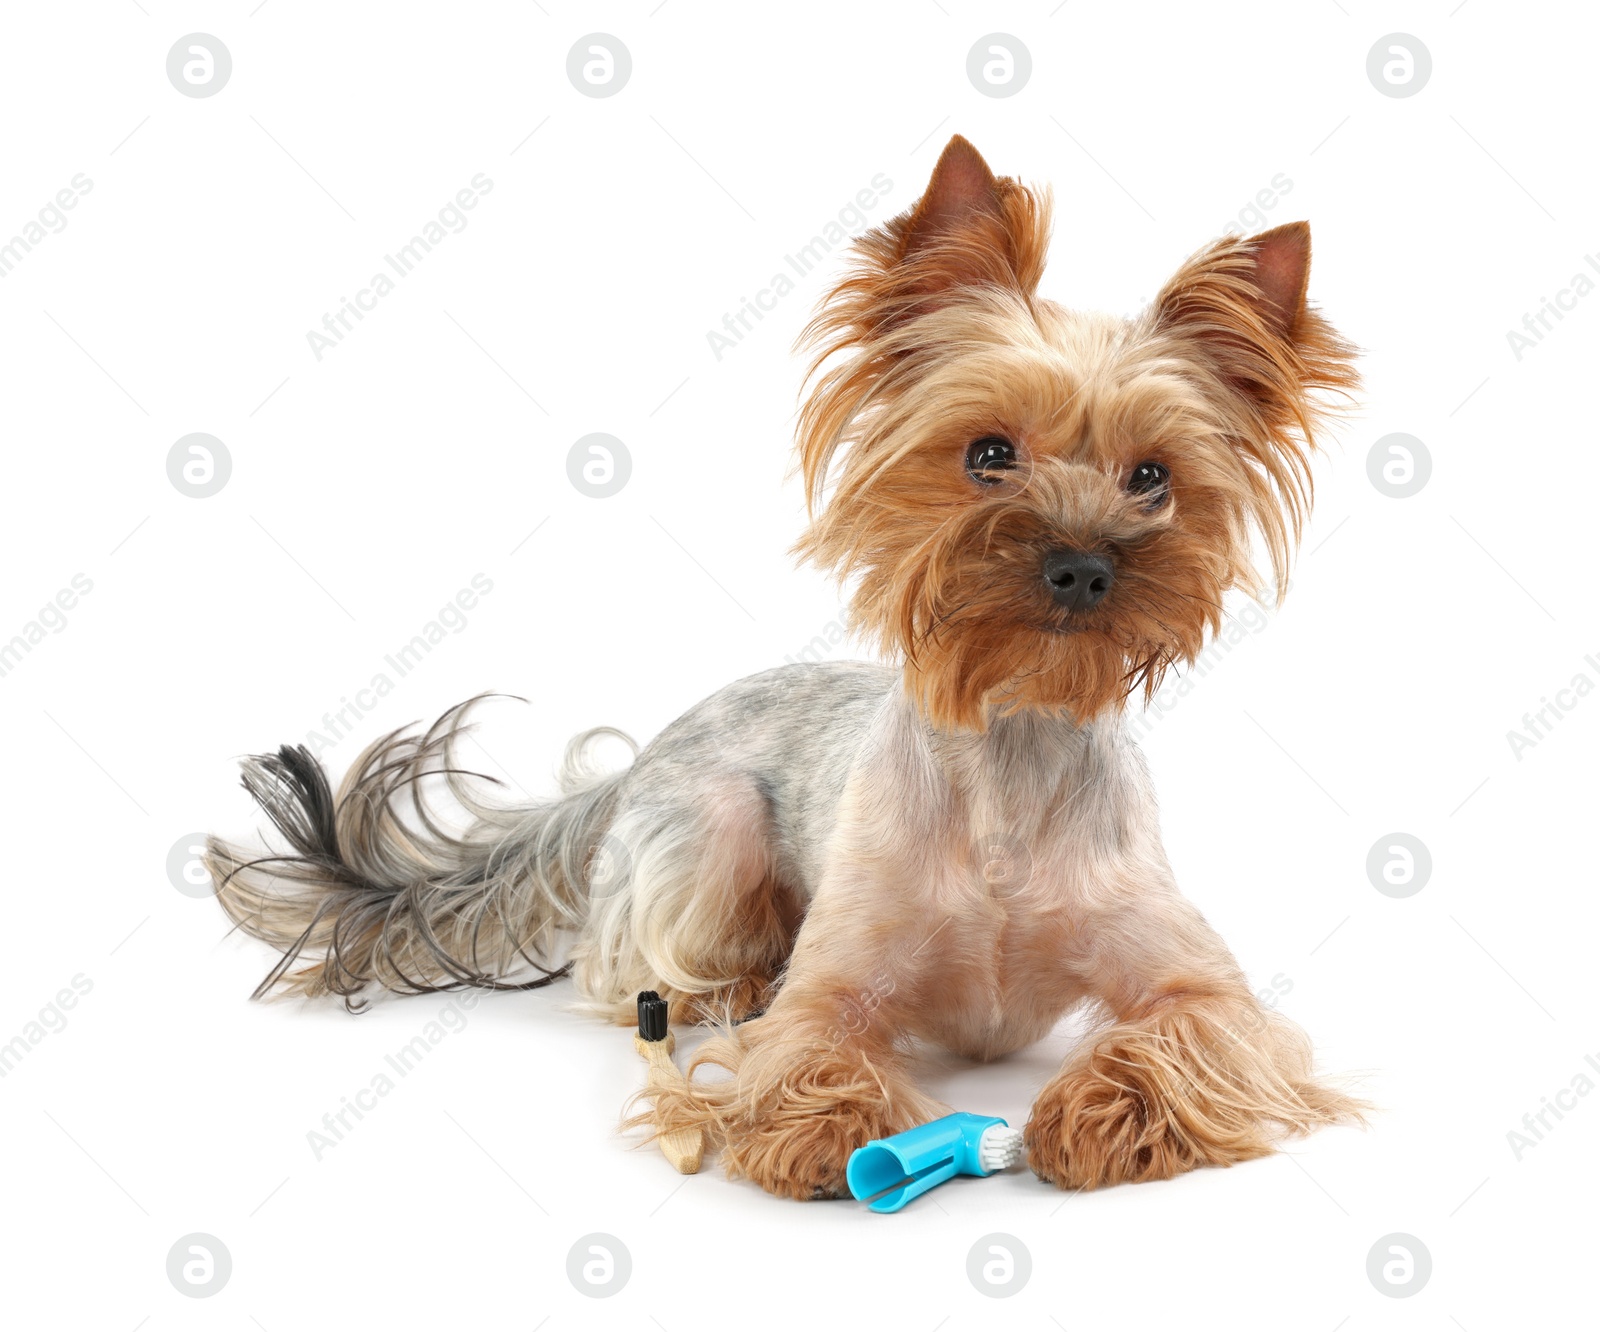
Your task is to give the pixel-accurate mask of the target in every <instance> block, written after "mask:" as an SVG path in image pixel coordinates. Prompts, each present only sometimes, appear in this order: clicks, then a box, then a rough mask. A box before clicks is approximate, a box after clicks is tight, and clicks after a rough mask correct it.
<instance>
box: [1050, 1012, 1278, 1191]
mask: <svg viewBox="0 0 1600 1332" xmlns="http://www.w3.org/2000/svg"><path fill="white" fill-rule="evenodd" d="M1131 1053H1133V1052H1132V1051H1128V1050H1122V1049H1120V1048H1118V1046H1117V1043H1116V1041H1115V1040H1114V1039H1113V1040H1111V1041H1107V1042H1104V1043H1102V1044H1101V1045H1099V1046H1097V1047H1096V1048H1095V1050H1094V1051H1093V1052H1092V1053H1091V1054H1090V1056H1089V1057H1088V1058H1087V1059H1086V1060H1084V1061H1082V1062H1081V1063H1079V1064H1077V1065H1075V1066H1074V1067H1071V1068H1069V1069H1067V1070H1066V1071H1065V1072H1063V1073H1061V1074H1060V1075H1059V1076H1058V1077H1057V1078H1055V1080H1054V1081H1052V1082H1050V1083H1049V1084H1048V1085H1047V1086H1046V1087H1045V1089H1044V1090H1043V1091H1042V1092H1040V1093H1039V1098H1038V1100H1036V1101H1035V1102H1034V1103H1033V1111H1032V1113H1031V1114H1030V1115H1029V1117H1028V1126H1027V1128H1026V1129H1025V1130H1024V1134H1023V1137H1024V1141H1025V1143H1026V1145H1027V1151H1028V1164H1029V1166H1030V1167H1032V1169H1033V1173H1034V1174H1035V1175H1037V1176H1038V1177H1039V1178H1040V1179H1042V1180H1044V1181H1045V1182H1046V1183H1048V1184H1054V1185H1056V1186H1057V1187H1058V1188H1063V1189H1096V1188H1100V1187H1102V1186H1104V1185H1107V1184H1123V1183H1137V1182H1140V1181H1143V1180H1153V1179H1171V1178H1172V1177H1173V1176H1174V1175H1181V1174H1183V1173H1184V1172H1185V1171H1188V1170H1193V1169H1195V1168H1196V1167H1197V1166H1202V1165H1228V1164H1231V1163H1232V1162H1233V1161H1235V1160H1244V1159H1247V1158H1248V1157H1251V1156H1259V1155H1261V1154H1262V1152H1263V1151H1264V1150H1270V1149H1269V1148H1267V1147H1266V1146H1265V1144H1264V1143H1262V1142H1261V1141H1260V1139H1259V1135H1258V1134H1257V1133H1255V1132H1253V1131H1251V1130H1253V1129H1254V1126H1253V1125H1248V1126H1246V1125H1241V1126H1240V1127H1241V1128H1242V1129H1244V1130H1245V1131H1243V1132H1240V1133H1239V1134H1238V1135H1237V1138H1236V1140H1235V1141H1234V1142H1232V1143H1228V1142H1226V1141H1219V1140H1218V1138H1217V1136H1216V1135H1214V1134H1211V1133H1208V1132H1207V1131H1206V1130H1207V1129H1211V1128H1215V1127H1216V1126H1215V1125H1204V1126H1202V1124H1201V1123H1199V1122H1197V1121H1198V1120H1199V1119H1200V1118H1201V1116H1200V1115H1197V1114H1195V1113H1194V1110H1195V1109H1197V1107H1186V1105H1185V1103H1184V1100H1183V1097H1184V1096H1185V1094H1187V1095H1189V1096H1191V1097H1192V1096H1195V1095H1196V1094H1197V1093H1198V1092H1199V1091H1200V1089H1199V1088H1198V1087H1196V1086H1195V1085H1194V1084H1193V1083H1190V1084H1188V1085H1187V1087H1184V1086H1175V1085H1173V1083H1172V1076H1171V1075H1172V1070H1171V1069H1170V1068H1163V1067H1149V1066H1141V1065H1139V1064H1137V1063H1133V1062H1131V1061H1130V1059H1129V1057H1128V1056H1129V1055H1130V1054H1131Z"/></svg>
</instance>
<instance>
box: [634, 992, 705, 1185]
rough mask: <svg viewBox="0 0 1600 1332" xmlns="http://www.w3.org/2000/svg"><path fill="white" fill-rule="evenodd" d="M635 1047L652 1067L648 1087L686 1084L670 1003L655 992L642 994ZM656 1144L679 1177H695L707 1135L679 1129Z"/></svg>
mask: <svg viewBox="0 0 1600 1332" xmlns="http://www.w3.org/2000/svg"><path fill="white" fill-rule="evenodd" d="M633 1044H634V1048H635V1049H636V1050H638V1051H639V1053H640V1054H641V1055H643V1056H644V1061H645V1063H646V1064H648V1065H649V1068H650V1071H649V1073H648V1075H647V1076H646V1084H647V1085H654V1086H662V1085H678V1086H681V1085H682V1084H683V1081H684V1077H683V1074H682V1073H681V1072H679V1071H678V1066H677V1064H675V1063H673V1061H672V1051H673V1046H674V1044H675V1042H674V1041H673V1039H672V1028H671V1027H669V1026H668V1025H667V1001H666V1000H665V999H663V998H662V997H661V996H660V995H659V994H657V993H656V992H655V991H654V990H641V991H640V992H639V1030H638V1032H637V1033H636V1034H635V1036H634V1038H633ZM656 1142H658V1143H659V1144H660V1145H661V1154H662V1155H663V1156H665V1157H666V1158H667V1160H668V1161H670V1162H671V1163H672V1168H673V1169H674V1170H676V1171H677V1172H678V1173H679V1174H680V1175H693V1174H696V1173H697V1172H698V1171H699V1169H700V1162H701V1160H702V1159H703V1158H704V1156H705V1149H706V1144H705V1135H704V1134H702V1133H701V1131H700V1130H699V1129H697V1128H688V1129H676V1130H674V1131H673V1132H671V1133H661V1134H658V1135H657V1136H656Z"/></svg>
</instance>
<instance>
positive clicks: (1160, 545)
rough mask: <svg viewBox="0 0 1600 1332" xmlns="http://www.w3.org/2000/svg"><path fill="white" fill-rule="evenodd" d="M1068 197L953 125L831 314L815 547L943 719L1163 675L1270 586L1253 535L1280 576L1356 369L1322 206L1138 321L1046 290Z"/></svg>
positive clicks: (809, 537) (1060, 700)
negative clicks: (1322, 269) (990, 162)
mask: <svg viewBox="0 0 1600 1332" xmlns="http://www.w3.org/2000/svg"><path fill="white" fill-rule="evenodd" d="M1049 212H1050V206H1049V200H1048V197H1047V196H1041V195H1039V194H1036V193H1034V192H1032V191H1030V190H1028V189H1026V188H1025V187H1023V186H1022V185H1021V184H1019V183H1018V182H1017V181H1015V180H1012V179H1009V178H999V179H997V178H996V177H995V176H994V175H993V174H991V172H990V171H989V168H988V166H987V165H986V164H985V163H984V161H983V159H982V158H981V157H980V156H979V155H978V153H977V151H976V150H975V149H974V148H973V147H972V145H971V144H969V143H968V142H967V141H966V140H965V139H962V138H959V137H958V138H955V139H952V140H951V141H950V144H949V146H948V147H947V148H946V149H945V150H944V153H943V155H942V156H941V157H940V158H939V163H938V165H937V166H936V167H935V168H934V173H933V179H932V180H931V181H930V182H929V185H928V189H927V192H926V193H925V194H924V195H923V196H922V198H921V199H920V200H919V201H918V202H917V203H916V205H915V206H914V207H912V208H911V209H910V210H908V211H907V212H905V213H902V214H901V215H900V216H899V217H896V218H895V219H893V220H892V221H891V222H889V223H887V224H886V225H885V226H883V227H881V228H879V229H877V230H874V231H871V232H868V233H867V234H866V235H865V236H863V237H862V238H861V239H860V241H859V242H858V243H857V246H856V252H857V259H858V262H857V264H856V266H855V268H854V269H853V270H852V272H851V273H850V274H849V275H848V276H847V277H846V278H845V280H844V281H843V282H841V283H840V284H839V286H838V287H836V288H835V289H834V290H833V291H832V292H831V293H830V294H829V296H828V297H827V298H826V299H825V301H824V302H823V305H822V307H821V309H820V311H819V313H818V315H817V317H816V318H815V320H813V322H812V325H811V327H810V329H809V331H808V333H809V336H810V338H811V339H812V340H813V342H814V344H815V345H816V347H817V348H818V354H817V361H816V363H815V365H814V367H813V385H812V389H811V393H810V396H809V397H808V399H807V400H806V403H805V405H804V409H803V411H802V413H801V421H800V430H799V456H800V464H801V468H802V470H803V472H804V475H805V482H806V489H807V497H808V500H809V502H810V505H811V511H812V514H813V520H812V523H811V526H810V527H809V529H808V530H807V532H806V534H805V536H804V537H803V538H802V539H801V542H800V545H799V548H798V549H799V551H800V552H801V553H802V554H804V555H805V556H807V557H809V558H810V559H812V560H814V561H816V562H817V563H818V564H820V565H822V566H823V567H825V568H829V569H831V570H833V571H834V572H836V573H837V574H839V575H840V576H841V577H843V578H854V579H855V580H856V586H855V590H854V593H853V599H852V608H853V614H854V616H855V619H856V621H857V623H858V624H859V625H860V626H861V627H862V628H864V629H865V630H866V631H868V632H869V633H870V634H872V635H873V636H875V637H876V638H877V639H878V641H879V644H880V646H882V647H883V648H885V649H886V650H887V651H889V652H890V653H891V654H893V655H896V656H898V657H900V658H902V659H903V660H904V662H905V668H906V678H907V683H908V684H909V686H910V687H911V690H912V692H913V694H914V696H915V697H916V698H917V700H918V702H919V704H920V705H921V707H922V708H923V710H924V712H925V713H926V714H927V716H928V717H929V718H930V719H931V720H932V721H933V722H934V723H935V724H937V725H941V726H966V727H982V726H984V725H985V724H986V719H987V717H988V715H989V714H990V713H991V711H992V710H994V709H999V710H1001V711H1008V710H1015V709H1018V708H1039V709H1046V710H1065V711H1066V712H1068V713H1070V714H1071V715H1072V716H1074V717H1075V718H1077V719H1079V720H1083V719H1087V718H1089V717H1092V716H1094V715H1096V714H1098V713H1100V712H1102V711H1104V710H1106V709H1108V708H1114V707H1117V706H1120V705H1121V703H1122V702H1123V701H1124V700H1125V699H1126V698H1127V697H1128V695H1129V693H1130V692H1132V691H1133V690H1134V689H1136V688H1139V687H1141V686H1142V687H1143V688H1144V689H1145V690H1146V692H1147V693H1148V691H1150V690H1153V689H1154V688H1155V686H1156V685H1157V683H1159V680H1160V678H1161V675H1162V672H1163V671H1164V670H1165V669H1166V668H1167V667H1168V666H1169V665H1171V664H1172V663H1174V662H1187V661H1191V660H1193V658H1194V656H1195V655H1196V654H1197V653H1198V652H1199V651H1200V649H1201V647H1202V646H1203V644H1204V640H1205V635H1206V633H1207V631H1208V630H1215V629H1216V628H1217V627H1218V625H1219V623H1220V621H1221V617H1222V613H1223V612H1222V599H1223V594H1224V593H1225V592H1226V591H1228V590H1229V589H1230V588H1234V587H1246V588H1253V587H1254V585H1255V582H1256V579H1255V574H1254V571H1253V569H1252V565H1251V547H1252V541H1253V536H1252V534H1253V533H1254V534H1259V537H1260V539H1261V541H1262V543H1263V545H1264V546H1265V549H1266V552H1267V555H1268V557H1269V559H1270V560H1271V564H1272V570H1273V574H1274V576H1275V579H1276V582H1277V585H1278V589H1279V593H1280V595H1281V593H1282V589H1283V587H1284V585H1285V582H1286V580H1287V568H1288V561H1289V557H1290V554H1291V551H1292V548H1293V545H1294V543H1295V541H1296V539H1297V538H1298V536H1299V532H1300V525H1301V521H1302V519H1303V517H1304V515H1305V512H1306V509H1307V506H1308V504H1309V502H1310V495H1311V478H1310V470H1309V455H1310V451H1311V449H1312V447H1313V438H1314V433H1315V431H1316V429H1317V428H1318V427H1319V425H1320V421H1321V418H1322V416H1323V414H1324V412H1325V410H1326V409H1327V408H1326V403H1325V401H1324V394H1323V392H1322V391H1323V390H1334V391H1340V392H1345V393H1348V391H1350V390H1352V389H1353V388H1354V387H1355V384H1356V374H1355V370H1354V365H1353V362H1354V349H1353V348H1352V347H1351V346H1350V345H1349V344H1348V343H1346V342H1345V341H1344V340H1343V339H1342V338H1340V337H1339V335H1338V334H1337V333H1335V332H1334V330H1333V329H1332V328H1331V327H1330V326H1329V325H1328V324H1327V323H1326V322H1325V321H1324V320H1323V319H1322V318H1321V317H1320V316H1319V315H1318V314H1317V313H1316V312H1315V311H1313V310H1311V309H1310V308H1308V307H1307V305H1306V299H1305V292H1306V279H1307V275H1308V273H1309V268H1310V258H1311V233H1310V230H1309V229H1308V228H1307V227H1306V225H1305V224H1304V223H1291V224H1290V225H1288V226H1283V227H1279V228H1277V229H1276V230H1273V231H1269V232H1266V233H1264V234H1262V235H1259V236H1256V237H1253V238H1250V239H1228V240H1222V241H1218V242H1216V243H1215V244H1213V245H1212V246H1210V247H1209V248H1207V249H1205V250H1202V251H1201V252H1200V253H1199V254H1197V255H1195V256H1194V257H1193V258H1192V259H1190V260H1189V261H1188V262H1187V263H1186V264H1185V265H1184V266H1183V267H1182V268H1181V269H1179V271H1178V273H1177V274H1176V275H1175V276H1174V277H1173V278H1172V280H1171V281H1170V282H1168V283H1167V285H1166V286H1165V288H1163V290H1162V291H1161V293H1160V295H1159V296H1157V297H1156V299H1155V301H1154V303H1153V304H1152V305H1151V307H1150V309H1149V310H1148V311H1146V312H1145V313H1144V314H1143V315H1142V316H1140V317H1139V318H1138V319H1135V320H1131V321H1130V320H1124V319H1119V318H1113V317H1111V316H1108V315H1097V314H1083V313H1079V312H1077V311H1072V310H1067V309H1064V308H1062V307H1060V306H1057V305H1054V304H1051V303H1050V302H1047V301H1043V300H1040V299H1038V298H1037V297H1036V296H1035V288H1036V287H1037V286H1038V283H1039V278H1040V275H1041V273H1042V271H1043V269H1044V259H1045V248H1046V244H1047V241H1048V235H1049Z"/></svg>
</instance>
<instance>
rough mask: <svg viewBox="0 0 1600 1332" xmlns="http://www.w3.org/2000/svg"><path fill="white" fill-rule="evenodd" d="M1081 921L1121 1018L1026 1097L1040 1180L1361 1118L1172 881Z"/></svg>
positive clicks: (1183, 1161)
mask: <svg viewBox="0 0 1600 1332" xmlns="http://www.w3.org/2000/svg"><path fill="white" fill-rule="evenodd" d="M1075 925H1076V935H1077V938H1078V940H1079V944H1080V946H1081V947H1082V948H1083V953H1082V955H1081V956H1080V957H1079V958H1078V959H1076V961H1077V964H1078V968H1081V976H1082V978H1083V980H1084V982H1085V986H1086V989H1087V991H1088V993H1090V994H1091V995H1093V996H1094V997H1096V998H1098V999H1099V1000H1100V1001H1101V1002H1102V1003H1103V1004H1104V1005H1105V1007H1106V1008H1107V1009H1108V1010H1109V1011H1110V1012H1111V1014H1112V1015H1113V1017H1114V1018H1115V1021H1114V1023H1113V1025H1111V1026H1110V1027H1108V1028H1106V1029H1104V1030H1103V1031H1101V1032H1100V1033H1099V1034H1098V1035H1095V1036H1092V1037H1090V1038H1088V1039H1087V1040H1086V1042H1085V1044H1084V1046H1083V1047H1082V1048H1081V1049H1079V1050H1078V1051H1076V1052H1074V1054H1073V1055H1072V1056H1071V1057H1070V1058H1069V1059H1068V1060H1067V1062H1066V1064H1065V1066H1064V1067H1063V1068H1062V1070H1061V1072H1060V1073H1059V1074H1057V1076H1056V1077H1055V1078H1054V1079H1053V1080H1052V1081H1051V1082H1049V1083H1048V1084H1047V1085H1046V1086H1045V1088H1044V1090H1043V1091H1041V1092H1040V1093H1039V1096H1038V1099H1037V1100H1036V1101H1035V1102H1034V1105H1033V1112H1032V1115H1031V1116H1030V1118H1029V1122H1028V1126H1027V1144H1028V1160H1029V1164H1031V1165H1032V1167H1033V1169H1034V1172H1035V1173H1036V1174H1037V1175H1038V1176H1039V1177H1040V1178H1041V1179H1044V1180H1046V1181H1049V1182H1051V1183H1054V1184H1058V1185H1060V1186H1061V1187H1062V1188H1071V1189H1092V1188H1097V1187H1100V1186H1102V1185H1106V1184H1119V1183H1123V1182H1131V1181H1137V1180H1150V1179H1167V1178H1169V1177H1171V1176H1173V1175H1177V1174H1181V1173H1183V1172H1184V1171H1187V1170H1193V1169H1195V1168H1196V1167H1197V1166H1205V1165H1232V1164H1233V1163H1234V1162H1236V1161H1246V1160H1249V1159H1251V1158H1252V1157H1257V1156H1264V1155H1267V1154H1268V1153H1270V1152H1272V1151H1273V1150H1274V1148H1275V1144H1276V1142H1277V1140H1278V1139H1279V1138H1281V1137H1283V1136H1285V1135H1289V1134H1299V1133H1306V1132H1309V1131H1311V1130H1312V1129H1315V1128H1317V1127H1320V1126H1321V1125H1324V1124H1331V1123H1335V1122H1339V1121H1342V1120H1359V1119H1360V1117H1361V1110H1362V1108H1363V1107H1362V1106H1361V1104H1360V1103H1359V1102H1357V1101H1355V1100H1353V1099H1352V1098H1350V1097H1348V1096H1345V1095H1343V1094H1342V1093H1340V1092H1338V1091H1335V1090H1333V1089H1331V1088H1329V1087H1327V1086H1324V1085H1323V1084H1321V1083H1319V1082H1318V1081H1317V1080H1316V1079H1315V1077H1314V1076H1313V1074H1312V1069H1311V1050H1310V1044H1309V1042H1308V1041H1307V1039H1306V1037H1305V1034H1304V1033H1303V1032H1302V1031H1301V1030H1300V1029H1299V1028H1298V1027H1296V1026H1295V1025H1294V1024H1293V1023H1292V1022H1290V1021H1289V1020H1288V1019H1287V1018H1285V1017H1283V1016H1282V1015H1281V1014H1278V1013H1275V1012H1273V1011H1272V1010H1271V1009H1268V1008H1266V1007H1264V1006H1263V1005H1262V1004H1261V1003H1260V1002H1259V1001H1258V1000H1257V999H1256V997H1255V995H1254V994H1252V993H1251V991H1250V989H1249V987H1248V986H1247V985H1246V983H1245V980H1244V976H1243V974H1242V973H1241V972H1240V970H1239V967H1238V964H1237V963H1236V962H1235V961H1234V960H1233V957H1232V955H1231V954H1230V953H1229V951H1228V949H1227V947H1226V945H1225V944H1224V943H1223V942H1222V940H1221V939H1220V938H1219V937H1218V936H1217V934H1216V933H1215V931H1213V930H1212V929H1211V927H1210V926H1209V925H1207V924H1206V922H1205V920H1204V919H1203V918H1202V917H1201V915H1200V913H1199V911H1197V910H1196V909H1195V908H1194V907H1193V906H1192V905H1191V904H1190V903H1188V902H1187V901H1185V900H1184V899H1183V898H1182V897H1180V896H1178V894H1177V892H1176V890H1175V889H1171V888H1169V887H1167V886H1166V885H1164V884H1162V883H1159V882H1158V883H1156V884H1154V885H1148V884H1147V885H1146V886H1145V887H1144V888H1143V889H1142V890H1138V891H1128V892H1125V893H1124V892H1118V893H1117V895H1116V903H1115V905H1111V906H1106V907H1103V908H1101V909H1091V910H1090V911H1088V912H1087V913H1086V917H1085V918H1084V919H1083V920H1080V921H1077V922H1075ZM1075 969H1077V968H1075Z"/></svg>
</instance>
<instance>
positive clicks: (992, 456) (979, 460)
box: [967, 435, 1017, 486]
mask: <svg viewBox="0 0 1600 1332" xmlns="http://www.w3.org/2000/svg"><path fill="white" fill-rule="evenodd" d="M1016 465H1017V450H1016V448H1015V446H1013V445H1012V443H1011V441H1010V440H1009V439H1001V438H1000V436H999V435H985V436H984V437H983V438H982V439H975V440H973V441H972V443H970V444H969V445H967V475H968V476H970V477H971V478H972V479H973V480H974V481H976V482H977V483H978V484H979V485H984V486H996V485H999V484H1000V482H1001V481H1002V480H1004V477H1002V476H1001V475H1000V474H1001V473H1002V472H1009V471H1011V470H1012V469H1013V468H1014V467H1016Z"/></svg>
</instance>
